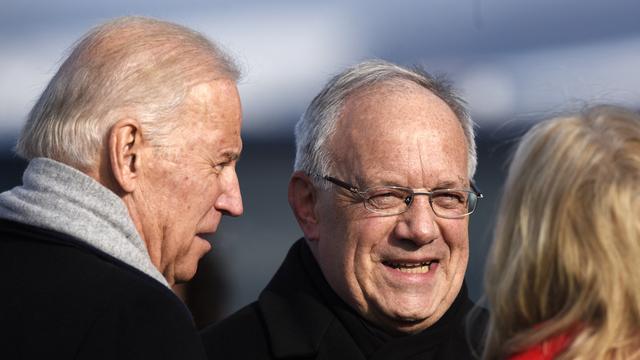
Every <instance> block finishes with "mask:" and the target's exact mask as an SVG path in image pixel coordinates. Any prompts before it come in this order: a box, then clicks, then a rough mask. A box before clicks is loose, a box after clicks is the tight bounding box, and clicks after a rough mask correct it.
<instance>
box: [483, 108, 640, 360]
mask: <svg viewBox="0 0 640 360" xmlns="http://www.w3.org/2000/svg"><path fill="white" fill-rule="evenodd" d="M485 284H486V285H485V287H486V294H487V299H488V302H489V306H490V308H491V316H490V323H489V329H488V334H487V340H486V345H485V349H484V358H486V359H501V358H504V357H506V356H508V355H510V354H513V353H514V352H517V351H521V350H523V349H525V348H527V347H529V346H531V345H533V344H537V343H540V342H541V341H543V340H544V339H547V338H549V337H551V336H554V335H557V334H560V333H566V332H571V331H576V333H577V336H576V337H575V339H574V341H573V342H572V344H571V346H570V347H569V348H568V349H567V350H566V351H564V352H563V353H562V354H561V355H560V356H559V357H558V359H622V358H624V359H629V358H640V340H639V339H640V116H639V115H638V114H637V113H635V112H632V111H630V110H626V109H624V108H620V107H614V106H598V107H594V108H591V109H588V110H586V111H585V112H584V113H582V114H577V115H573V116H568V117H560V118H555V119H552V120H549V121H546V122H543V123H540V124H538V125H536V126H535V127H534V128H532V129H531V130H530V131H529V132H528V133H527V134H526V135H525V136H524V138H523V139H522V141H521V143H520V145H519V146H518V149H517V151H516V153H515V155H514V158H513V160H512V162H511V166H510V168H509V174H508V179H507V182H506V185H505V189H504V193H503V198H502V203H501V208H500V213H499V216H498V221H497V226H496V234H495V239H494V244H493V248H492V250H491V254H490V258H489V260H488V264H487V271H486V274H485Z"/></svg>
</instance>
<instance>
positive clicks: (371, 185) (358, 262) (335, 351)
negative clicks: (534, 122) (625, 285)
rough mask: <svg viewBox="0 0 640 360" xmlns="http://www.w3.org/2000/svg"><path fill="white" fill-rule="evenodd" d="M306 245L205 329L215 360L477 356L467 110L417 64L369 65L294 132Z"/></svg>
mask: <svg viewBox="0 0 640 360" xmlns="http://www.w3.org/2000/svg"><path fill="white" fill-rule="evenodd" d="M296 148H297V152H296V161H295V168H294V172H293V174H292V176H291V180H290V182H289V204H290V205H291V208H292V210H293V213H294V215H295V217H296V219H297V221H298V224H299V226H300V229H301V230H302V233H303V235H304V237H303V238H302V239H300V240H298V241H297V242H295V243H294V244H293V246H292V247H291V249H290V250H289V253H288V254H287V256H286V258H285V260H284V262H283V264H282V266H281V267H280V269H279V270H278V272H277V273H276V274H275V276H274V277H273V279H272V280H271V282H270V283H269V284H268V285H267V287H266V288H265V289H264V291H263V292H262V293H261V294H260V297H259V299H258V301H257V302H255V303H252V304H250V305H249V306H247V307H245V308H244V309H241V310H240V311H238V312H237V313H236V314H234V315H232V316H231V317H230V318H228V319H226V320H223V321H222V322H221V323H219V324H217V325H215V326H212V327H210V328H208V329H206V330H205V331H204V332H203V342H204V345H205V349H206V350H207V353H208V355H209V358H210V359H251V360H259V359H288V360H291V359H300V360H302V359H332V360H337V359H348V360H358V359H380V360H393V359H470V358H473V350H472V347H473V346H475V345H477V344H478V343H479V340H480V337H481V334H482V329H483V327H484V323H485V322H486V312H484V311H482V310H480V311H478V316H477V317H476V318H475V320H474V321H472V322H469V323H467V319H466V315H467V314H468V313H469V312H470V310H471V309H472V307H473V303H472V302H471V300H470V299H469V297H468V294H467V289H466V286H465V284H464V276H465V271H466V268H467V260H468V257H469V237H468V225H469V215H471V213H473V211H474V210H475V208H476V204H477V202H478V199H479V198H481V197H482V195H481V194H480V193H479V192H478V190H477V189H476V188H475V187H474V185H473V181H472V179H473V175H474V172H475V168H476V149H475V141H474V133H473V124H472V122H471V119H470V118H469V116H468V115H467V113H466V111H465V108H464V103H463V102H462V100H461V99H460V98H459V97H458V96H457V95H456V94H455V92H454V91H453V89H452V88H451V87H450V86H449V84H448V83H447V82H446V81H443V80H442V79H439V78H434V77H432V76H431V75H429V74H428V73H426V72H424V71H422V70H420V69H409V68H404V67H401V66H397V65H394V64H391V63H387V62H384V61H367V62H364V63H361V64H358V65H355V66H353V67H351V68H349V69H346V70H345V71H343V72H342V73H340V74H338V75H337V76H335V77H334V78H333V79H331V80H330V81H329V83H328V84H327V85H326V86H325V87H324V89H322V91H321V92H320V93H319V94H318V95H317V96H316V97H315V99H314V100H313V101H312V102H311V104H310V105H309V107H308V108H307V111H306V112H305V113H304V115H303V116H302V118H301V119H300V121H299V122H298V124H297V126H296Z"/></svg>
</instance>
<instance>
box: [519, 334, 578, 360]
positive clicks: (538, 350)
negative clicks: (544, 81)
mask: <svg viewBox="0 0 640 360" xmlns="http://www.w3.org/2000/svg"><path fill="white" fill-rule="evenodd" d="M572 338H573V337H572V336H571V335H570V334H569V333H564V334H560V335H557V336H554V337H552V338H550V339H547V340H545V341H543V342H542V343H539V344H536V345H534V346H532V347H530V348H528V349H526V350H524V351H521V352H519V353H516V354H514V355H511V356H510V357H509V359H508V360H553V359H554V358H555V357H556V355H558V354H560V353H561V352H562V351H563V350H565V349H566V348H567V347H568V346H569V344H571V340H572Z"/></svg>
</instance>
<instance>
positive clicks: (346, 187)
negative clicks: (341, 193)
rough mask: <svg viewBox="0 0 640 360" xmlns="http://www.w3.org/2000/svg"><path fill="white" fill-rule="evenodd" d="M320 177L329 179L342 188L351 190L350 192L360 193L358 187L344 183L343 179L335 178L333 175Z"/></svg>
mask: <svg viewBox="0 0 640 360" xmlns="http://www.w3.org/2000/svg"><path fill="white" fill-rule="evenodd" d="M322 178H323V179H325V180H327V181H330V182H332V183H334V184H336V185H338V186H340V187H343V188H345V189H347V190H349V191H351V192H352V193H355V194H358V195H360V189H358V188H357V187H355V186H353V185H351V184H349V183H346V182H344V181H341V180H338V179H336V178H334V177H331V176H323V177H322Z"/></svg>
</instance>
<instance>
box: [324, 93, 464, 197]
mask: <svg viewBox="0 0 640 360" xmlns="http://www.w3.org/2000/svg"><path fill="white" fill-rule="evenodd" d="M330 146H331V149H332V153H333V155H334V156H333V159H334V164H335V167H336V170H338V171H341V172H345V173H354V174H352V175H350V176H354V177H363V178H372V177H373V178H398V180H397V181H401V180H402V181H409V182H413V183H416V182H421V181H422V183H423V184H421V186H424V185H426V184H424V183H425V182H428V181H427V179H430V180H429V181H445V179H446V181H449V182H453V181H455V182H461V181H462V182H464V181H466V174H467V161H468V159H467V155H466V154H467V145H466V140H465V137H464V132H463V130H462V126H461V125H460V122H459V120H458V119H457V117H456V115H455V114H454V112H453V111H452V110H451V108H450V107H449V106H448V105H447V104H446V103H445V102H444V101H443V100H442V99H440V98H439V97H437V96H436V95H434V94H433V93H431V92H430V91H428V90H427V89H424V88H422V87H419V86H418V85H405V86H402V87H388V86H387V87H382V88H378V89H375V88H374V89H369V90H367V91H364V92H361V93H359V94H356V95H354V96H351V97H350V98H348V99H347V101H346V103H345V105H344V107H343V111H342V114H341V116H340V118H339V120H338V124H337V128H336V134H335V136H334V138H333V141H332V143H331V144H330ZM385 174H386V175H385ZM409 178H411V179H409ZM417 178H420V179H422V180H417ZM435 179H439V180H435ZM381 180H382V179H381ZM388 181H395V180H393V179H389V180H388Z"/></svg>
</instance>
